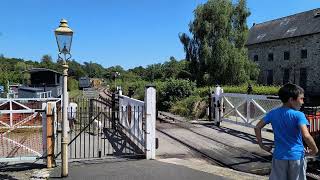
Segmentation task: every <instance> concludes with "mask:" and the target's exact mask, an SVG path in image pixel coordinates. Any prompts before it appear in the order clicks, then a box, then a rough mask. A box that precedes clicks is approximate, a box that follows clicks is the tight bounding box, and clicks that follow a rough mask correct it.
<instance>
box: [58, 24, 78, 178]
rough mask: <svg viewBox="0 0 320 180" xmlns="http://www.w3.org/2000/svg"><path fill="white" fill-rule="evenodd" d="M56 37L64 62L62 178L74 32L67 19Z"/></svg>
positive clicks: (65, 160) (65, 162) (66, 159)
mask: <svg viewBox="0 0 320 180" xmlns="http://www.w3.org/2000/svg"><path fill="white" fill-rule="evenodd" d="M54 34H55V36H56V40H57V44H58V49H59V55H58V56H59V60H62V61H63V65H62V67H63V95H62V98H63V111H62V113H63V116H62V117H63V119H62V139H61V147H62V166H61V176H62V177H66V176H68V140H69V138H68V132H67V126H68V119H67V118H68V117H67V107H68V95H67V93H68V92H67V78H68V64H67V60H69V59H70V58H71V54H70V49H71V43H72V36H73V31H72V30H71V29H70V28H69V26H68V23H67V21H66V20H65V19H62V20H61V21H60V26H59V27H58V28H57V29H56V30H55V31H54Z"/></svg>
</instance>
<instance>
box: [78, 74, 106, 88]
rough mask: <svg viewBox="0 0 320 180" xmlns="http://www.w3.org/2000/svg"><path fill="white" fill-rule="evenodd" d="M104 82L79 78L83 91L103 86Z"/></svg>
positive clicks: (97, 79) (96, 79)
mask: <svg viewBox="0 0 320 180" xmlns="http://www.w3.org/2000/svg"><path fill="white" fill-rule="evenodd" d="M102 82H103V81H102V80H101V79H99V78H89V77H80V78H79V89H80V90H83V89H84V88H91V87H94V88H97V87H100V86H101V85H102Z"/></svg>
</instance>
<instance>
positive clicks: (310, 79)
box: [247, 34, 320, 95]
mask: <svg viewBox="0 0 320 180" xmlns="http://www.w3.org/2000/svg"><path fill="white" fill-rule="evenodd" d="M247 47H248V55H249V59H251V60H252V61H254V56H255V55H258V61H256V62H257V64H258V65H259V67H260V75H259V83H261V84H267V71H268V70H273V84H274V85H282V84H283V75H284V69H289V71H290V73H289V81H290V82H292V83H295V84H299V85H301V83H302V82H299V81H300V68H306V70H307V81H306V87H305V90H306V91H307V92H308V93H312V94H314V95H316V94H317V95H320V34H313V35H307V36H300V37H294V38H288V39H282V40H276V41H270V42H265V43H260V44H253V45H249V46H247ZM302 49H306V50H307V58H305V59H303V58H301V50H302ZM285 51H289V52H290V59H289V60H284V52H285ZM269 53H273V61H268V54H269ZM294 79H295V82H294Z"/></svg>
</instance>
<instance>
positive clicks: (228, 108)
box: [214, 87, 282, 130]
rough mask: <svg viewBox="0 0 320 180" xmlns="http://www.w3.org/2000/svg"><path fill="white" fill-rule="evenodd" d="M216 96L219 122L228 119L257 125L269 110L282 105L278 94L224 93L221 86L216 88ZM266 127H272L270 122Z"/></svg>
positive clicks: (250, 125)
mask: <svg viewBox="0 0 320 180" xmlns="http://www.w3.org/2000/svg"><path fill="white" fill-rule="evenodd" d="M217 91H220V93H218V92H217ZM214 98H215V106H214V108H215V112H216V113H215V115H216V118H215V121H216V122H217V123H220V122H221V121H227V122H231V123H236V124H240V125H243V126H247V127H255V125H256V124H257V123H258V121H259V120H260V119H262V118H263V117H264V116H265V114H266V113H267V112H269V111H270V110H272V109H274V108H277V107H280V106H281V105H282V102H281V100H280V99H278V97H277V96H267V95H250V94H236V93H223V89H221V88H220V87H217V88H216V91H215V96H214ZM265 129H267V130H272V127H271V125H270V124H269V125H267V126H266V127H265Z"/></svg>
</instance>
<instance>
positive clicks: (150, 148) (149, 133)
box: [144, 85, 156, 159]
mask: <svg viewBox="0 0 320 180" xmlns="http://www.w3.org/2000/svg"><path fill="white" fill-rule="evenodd" d="M144 101H145V113H146V159H155V158H156V89H155V87H154V86H152V85H149V86H146V91H145V100H144Z"/></svg>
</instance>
